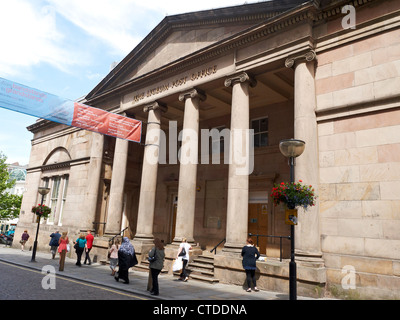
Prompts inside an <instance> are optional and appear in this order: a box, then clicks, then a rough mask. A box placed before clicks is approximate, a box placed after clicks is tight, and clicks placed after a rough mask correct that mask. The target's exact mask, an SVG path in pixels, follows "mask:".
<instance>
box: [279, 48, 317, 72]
mask: <svg viewBox="0 0 400 320" xmlns="http://www.w3.org/2000/svg"><path fill="white" fill-rule="evenodd" d="M313 60H317V54H316V53H315V51H314V50H310V51H308V52H306V53H304V54H301V55H299V56H295V57H290V58H287V59H286V61H285V66H286V68H292V67H293V66H294V64H295V63H296V62H297V61H299V62H310V61H313Z"/></svg>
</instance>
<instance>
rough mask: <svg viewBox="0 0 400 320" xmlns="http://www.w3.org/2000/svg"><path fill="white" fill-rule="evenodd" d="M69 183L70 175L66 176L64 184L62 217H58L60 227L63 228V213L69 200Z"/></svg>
mask: <svg viewBox="0 0 400 320" xmlns="http://www.w3.org/2000/svg"><path fill="white" fill-rule="evenodd" d="M68 181H69V177H68V175H65V176H64V184H63V192H62V201H61V207H60V215H59V217H58V225H59V226H62V217H63V211H64V206H65V201H66V200H67V189H68Z"/></svg>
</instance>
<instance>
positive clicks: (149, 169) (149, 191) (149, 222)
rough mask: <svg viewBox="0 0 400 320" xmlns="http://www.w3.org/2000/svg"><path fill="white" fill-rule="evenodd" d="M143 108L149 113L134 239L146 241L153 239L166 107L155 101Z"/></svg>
mask: <svg viewBox="0 0 400 320" xmlns="http://www.w3.org/2000/svg"><path fill="white" fill-rule="evenodd" d="M143 110H144V112H148V113H149V115H148V122H147V131H146V144H145V149H144V157H143V168H142V180H141V185H140V196H139V209H138V219H137V226H136V235H135V238H134V240H135V241H138V242H144V243H146V242H152V240H153V222H154V207H155V201H156V187H157V171H158V159H159V149H160V143H161V141H160V136H161V127H160V126H161V113H162V112H166V111H167V108H166V107H165V106H162V105H160V104H159V103H157V102H155V103H152V104H150V105H147V106H145V107H144V108H143ZM135 248H136V247H135Z"/></svg>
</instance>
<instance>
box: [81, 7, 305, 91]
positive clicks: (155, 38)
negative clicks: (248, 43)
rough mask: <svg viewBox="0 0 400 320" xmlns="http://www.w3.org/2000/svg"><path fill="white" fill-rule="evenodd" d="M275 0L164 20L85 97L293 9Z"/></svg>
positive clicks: (152, 70) (146, 72)
mask: <svg viewBox="0 0 400 320" xmlns="http://www.w3.org/2000/svg"><path fill="white" fill-rule="evenodd" d="M303 2H304V0H274V1H263V2H259V3H254V4H245V5H241V6H234V7H226V8H220V9H212V10H205V11H198V12H193V13H186V14H179V15H173V16H167V17H165V18H164V19H163V20H162V21H161V22H160V23H159V25H158V26H157V27H156V28H154V29H153V30H152V31H151V32H150V33H149V34H148V36H147V37H146V38H144V39H143V41H142V42H141V43H140V44H139V45H138V46H137V47H136V48H135V49H133V50H132V51H131V52H130V53H129V54H128V55H127V56H126V57H125V58H124V59H123V60H122V61H121V62H120V63H119V64H118V65H117V66H116V67H115V68H114V69H113V70H112V71H111V72H110V73H109V74H108V75H107V76H106V77H105V78H104V79H103V80H102V81H101V82H100V83H99V84H98V85H97V86H96V87H95V88H94V89H93V90H92V91H91V92H90V93H89V94H88V95H87V98H88V99H92V98H94V97H96V96H98V95H101V94H103V93H105V92H107V91H109V90H112V89H114V88H118V87H119V86H121V85H123V84H126V83H128V82H130V81H132V80H134V79H139V78H141V77H143V76H144V75H147V74H150V73H152V72H154V71H156V70H159V69H160V68H162V67H164V66H167V65H169V64H172V63H176V62H179V61H180V60H182V59H184V58H185V57H188V56H190V55H191V54H193V53H196V52H201V51H202V50H204V49H205V48H207V47H210V46H213V45H215V44H217V43H219V42H222V41H224V40H225V39H228V38H230V37H234V36H235V35H236V34H239V33H241V32H243V31H244V30H247V29H249V28H252V27H253V26H256V25H258V24H260V23H262V22H264V21H267V20H268V19H272V18H274V17H276V16H278V15H280V14H282V13H283V12H285V11H287V10H290V9H293V8H294V7H296V6H297V5H299V4H301V3H303Z"/></svg>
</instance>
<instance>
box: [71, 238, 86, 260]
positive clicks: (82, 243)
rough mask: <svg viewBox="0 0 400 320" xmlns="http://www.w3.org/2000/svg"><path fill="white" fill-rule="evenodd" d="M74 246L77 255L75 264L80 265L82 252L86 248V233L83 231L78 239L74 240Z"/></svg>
mask: <svg viewBox="0 0 400 320" xmlns="http://www.w3.org/2000/svg"><path fill="white" fill-rule="evenodd" d="M74 248H75V252H76V257H77V259H76V263H75V265H77V266H79V267H80V266H81V258H82V253H83V251H84V250H85V248H86V239H85V235H84V234H83V233H81V234H80V235H79V238H78V239H76V241H75V242H74Z"/></svg>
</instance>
